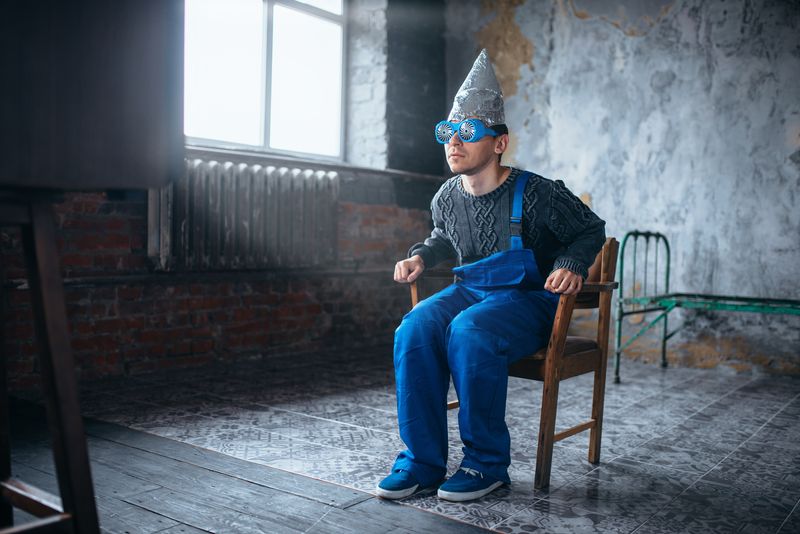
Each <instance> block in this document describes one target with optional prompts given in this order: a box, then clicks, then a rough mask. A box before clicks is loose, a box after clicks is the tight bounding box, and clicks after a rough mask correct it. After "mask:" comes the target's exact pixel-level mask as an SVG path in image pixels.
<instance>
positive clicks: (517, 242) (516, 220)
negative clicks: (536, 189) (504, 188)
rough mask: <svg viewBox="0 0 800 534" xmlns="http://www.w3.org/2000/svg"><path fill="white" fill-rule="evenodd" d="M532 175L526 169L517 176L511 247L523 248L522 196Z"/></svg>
mask: <svg viewBox="0 0 800 534" xmlns="http://www.w3.org/2000/svg"><path fill="white" fill-rule="evenodd" d="M530 177H531V173H530V172H529V171H525V172H523V173H522V174H520V175H519V176H517V182H516V184H515V187H514V203H513V204H512V206H511V222H510V223H509V230H510V231H509V234H510V235H511V249H512V250H520V249H521V248H522V196H523V195H524V194H525V186H526V185H527V184H528V178H530Z"/></svg>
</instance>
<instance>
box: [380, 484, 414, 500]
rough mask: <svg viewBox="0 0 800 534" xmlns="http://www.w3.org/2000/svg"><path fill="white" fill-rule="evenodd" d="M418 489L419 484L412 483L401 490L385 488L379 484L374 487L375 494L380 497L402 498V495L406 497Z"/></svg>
mask: <svg viewBox="0 0 800 534" xmlns="http://www.w3.org/2000/svg"><path fill="white" fill-rule="evenodd" d="M417 489H419V484H414V485H413V486H411V487H410V488H406V489H402V490H394V491H393V490H387V489H383V488H382V487H380V486H376V487H375V495H377V496H378V497H380V498H382V499H402V498H403V497H408V496H409V495H412V494H413V493H414V492H415V491H417Z"/></svg>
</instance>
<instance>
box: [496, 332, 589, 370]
mask: <svg viewBox="0 0 800 534" xmlns="http://www.w3.org/2000/svg"><path fill="white" fill-rule="evenodd" d="M579 355H580V356H581V357H580V358H576V356H579ZM600 356H601V351H600V347H598V345H597V341H595V340H594V339H591V338H588V337H578V336H567V340H566V343H565V344H564V357H563V359H562V365H563V366H564V367H563V372H562V378H569V377H571V376H575V375H577V374H581V372H587V371H588V370H590V369H591V368H592V367H593V366H594V365H595V357H600ZM546 357H547V347H544V348H543V349H541V350H539V351H537V352H536V353H534V354H531V355H530V356H525V357H524V358H521V359H519V360H517V361H515V362H514V363H512V364H511V365H510V366H509V367H508V374H509V375H510V376H516V377H519V378H528V379H531V380H543V377H544V361H545V358H546ZM576 360H581V361H576Z"/></svg>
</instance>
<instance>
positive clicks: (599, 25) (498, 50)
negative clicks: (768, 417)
mask: <svg viewBox="0 0 800 534" xmlns="http://www.w3.org/2000/svg"><path fill="white" fill-rule="evenodd" d="M446 21H447V66H448V68H447V76H448V77H447V85H448V89H447V91H448V92H447V95H448V97H449V98H451V97H452V95H453V94H454V92H455V90H456V89H457V87H458V85H459V84H460V82H461V80H462V79H463V77H464V75H465V74H466V72H467V71H468V69H469V66H470V64H471V62H472V60H473V59H474V57H475V55H476V54H477V51H478V50H479V49H480V48H481V47H482V46H488V47H489V52H490V54H491V55H492V57H493V59H494V60H495V64H496V66H497V68H498V70H499V71H500V72H498V77H499V78H500V80H501V83H502V84H503V87H504V91H506V93H507V94H508V95H509V96H508V97H507V99H506V115H507V119H508V123H509V127H510V129H511V131H512V134H513V139H512V143H511V149H510V152H511V153H510V154H509V156H508V157H507V158H506V159H505V160H504V161H509V162H513V163H516V164H518V165H521V166H524V167H527V168H530V169H532V170H535V171H537V172H539V173H541V174H543V175H545V176H549V177H552V178H561V179H564V181H565V182H566V183H567V185H568V186H569V187H570V188H571V189H572V190H573V191H574V192H575V193H576V194H578V195H582V196H583V195H585V197H584V198H591V201H592V203H593V206H592V207H593V208H594V209H595V210H596V211H597V212H598V213H599V214H600V215H601V216H602V217H603V218H605V219H606V221H607V222H608V227H607V230H608V234H609V235H615V236H618V237H620V238H621V237H622V235H623V234H624V233H625V232H626V231H628V230H631V229H648V230H655V231H659V232H662V233H664V234H666V235H667V237H668V238H669V239H670V243H671V245H672V258H673V260H672V269H673V276H672V289H673V290H678V291H685V292H702V293H711V294H723V295H724V294H731V295H744V296H756V297H773V298H793V299H800V283H798V275H800V207H798V201H800V32H798V29H797V28H798V27H800V3H798V2H789V1H763V2H753V1H745V0H738V1H728V2H723V1H701V0H683V1H675V2H667V1H659V0H647V1H634V0H627V1H598V0H593V1H588V0H553V1H551V2H542V1H535V0H528V1H522V0H498V1H491V2H490V1H484V2H463V1H456V0H449V1H448V3H447V6H446ZM498 21H502V24H501V23H499V22H498ZM525 49H531V50H532V51H533V54H532V57H531V59H530V60H527V59H526V58H525V56H524V54H521V53H520V50H525ZM509 56H511V57H513V58H516V60H513V61H509V60H507V58H508V57H509ZM497 58H500V59H501V60H500V61H497ZM671 317H672V316H671ZM676 319H678V320H676ZM680 319H683V320H687V321H689V322H690V324H689V325H688V326H687V328H685V329H684V330H683V331H682V334H681V335H680V336H677V337H676V338H673V340H671V341H670V348H671V349H672V351H671V352H672V355H673V356H674V357H675V358H678V359H679V360H680V361H679V362H678V363H685V364H693V365H709V364H716V363H719V362H720V361H730V360H741V361H746V362H749V363H744V364H741V365H739V364H734V366H736V365H739V367H745V368H746V367H748V366H749V365H750V364H755V365H757V366H759V367H764V368H772V369H776V370H782V371H787V372H800V317H796V316H795V317H789V316H779V315H773V316H764V315H756V314H744V313H724V312H719V313H715V314H695V313H688V312H687V313H685V314H683V315H682V316H680V317H676V318H673V319H671V321H672V324H673V325H675V324H678V323H679V321H680ZM731 340H733V343H731V342H730V341H731ZM650 352H652V351H649V350H645V351H644V353H646V354H650ZM709 362H710V363H709Z"/></svg>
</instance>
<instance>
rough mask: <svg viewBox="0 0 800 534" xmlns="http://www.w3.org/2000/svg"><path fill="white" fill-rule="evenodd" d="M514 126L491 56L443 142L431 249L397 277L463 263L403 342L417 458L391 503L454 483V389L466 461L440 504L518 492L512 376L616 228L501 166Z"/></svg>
mask: <svg viewBox="0 0 800 534" xmlns="http://www.w3.org/2000/svg"><path fill="white" fill-rule="evenodd" d="M504 122H505V113H504V109H503V96H502V93H501V91H500V87H499V84H498V83H497V79H496V77H495V74H494V70H493V69H492V66H491V64H490V63H489V59H488V55H487V53H486V50H483V51H482V52H481V53H480V55H479V56H478V58H477V59H476V60H475V64H474V65H473V67H472V70H471V71H470V73H469V75H468V76H467V79H466V80H465V81H464V83H463V84H462V86H461V88H460V89H459V92H458V94H457V95H456V97H455V100H454V103H453V108H452V110H451V112H450V115H449V117H448V120H447V121H442V122H440V123H439V124H438V125H437V126H436V129H435V134H436V138H437V140H438V141H439V142H440V143H442V144H443V145H444V148H445V155H446V157H447V163H448V165H449V166H450V169H451V171H452V172H453V173H455V174H456V176H454V177H453V178H451V179H449V180H448V181H447V182H445V183H444V185H443V186H442V187H441V188H440V189H439V191H438V192H437V193H436V195H435V196H434V198H433V201H432V202H431V213H432V216H433V223H434V228H433V231H432V232H431V235H430V237H429V238H427V239H426V240H425V242H424V243H417V244H416V245H414V246H413V247H411V250H410V251H409V254H408V255H409V257H408V258H407V259H405V260H402V261H399V262H397V265H396V266H395V270H394V279H395V280H396V281H397V282H401V283H409V282H412V281H414V280H416V279H417V278H418V277H419V276H420V275H421V274H422V272H423V271H424V270H425V269H426V268H430V267H432V266H434V265H436V264H437V263H439V262H441V261H442V260H445V259H448V258H456V259H457V260H458V263H459V266H458V267H456V268H455V269H453V271H454V273H455V274H456V276H457V282H456V283H454V284H452V285H450V286H449V287H447V288H446V289H444V290H442V291H441V292H439V293H437V294H436V295H433V296H431V297H429V298H427V299H425V300H423V301H422V302H420V303H419V304H418V305H417V306H416V307H415V308H414V309H413V310H412V311H411V312H409V313H408V314H407V315H406V316H405V317H404V318H403V321H402V323H401V324H400V326H399V327H398V329H397V332H396V335H395V346H394V362H395V376H396V382H397V413H398V423H399V427H400V437H401V438H402V439H403V442H404V443H405V444H406V446H407V447H408V449H407V450H405V451H403V452H401V453H400V454H399V455H398V456H397V459H396V461H395V464H394V467H393V469H392V473H391V474H389V476H387V477H386V478H384V479H383V480H382V481H381V482H380V483H379V484H378V487H377V489H376V493H377V495H378V496H380V497H383V498H387V499H400V498H403V497H407V496H409V495H411V494H413V493H415V492H417V491H420V490H422V489H425V488H430V487H435V486H436V485H438V484H440V483H441V481H442V480H443V478H444V476H445V474H446V466H447V452H448V451H447V448H448V447H447V443H448V440H447V414H446V400H447V399H446V396H447V390H448V387H449V382H450V377H451V376H452V379H453V384H454V386H455V390H456V394H457V395H458V398H459V401H460V410H459V414H458V423H459V431H460V434H461V440H462V442H463V445H464V446H463V453H464V458H463V460H462V462H461V467H460V469H459V470H458V471H456V472H455V473H454V474H453V476H452V477H451V478H450V479H449V480H447V481H446V482H444V484H442V485H441V486H440V487H439V489H438V495H439V497H440V498H443V499H447V500H451V501H466V500H471V499H477V498H480V497H483V496H484V495H486V494H488V493H489V492H491V491H493V490H494V489H496V488H498V487H500V486H502V485H503V484H508V483H510V479H509V476H508V466H509V465H510V463H511V458H510V447H511V442H510V437H509V433H508V428H507V427H506V424H505V404H506V388H507V385H508V365H509V364H510V363H512V362H514V361H515V360H517V359H519V358H521V357H523V356H526V355H528V354H531V353H533V352H536V351H537V350H539V349H540V348H542V347H543V346H545V345H546V344H547V341H548V338H549V334H550V331H551V329H552V323H553V319H554V316H555V310H556V307H557V304H558V299H559V294H572V293H577V292H578V291H580V289H581V287H582V285H583V279H584V278H585V277H586V276H587V272H588V267H589V266H590V265H591V264H592V262H593V261H594V258H595V256H596V255H597V253H598V251H599V250H600V249H601V248H602V246H603V243H604V241H605V232H604V226H605V223H604V222H603V221H602V220H600V219H599V218H598V217H597V216H596V215H595V214H594V213H592V211H591V210H590V209H589V208H588V207H586V206H585V205H584V204H583V203H582V202H581V201H580V200H579V199H578V198H577V197H575V196H574V195H573V194H572V193H570V192H569V191H568V190H567V188H566V187H565V186H564V185H563V183H561V182H554V181H551V180H548V179H546V178H543V177H541V176H538V175H535V174H532V173H530V172H526V171H521V170H519V169H514V168H510V167H503V166H501V164H500V158H501V157H502V154H503V152H504V151H505V150H506V148H507V147H508V130H507V128H506V127H505V125H504ZM540 273H547V276H546V279H545V276H542V275H541V274H540Z"/></svg>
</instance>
